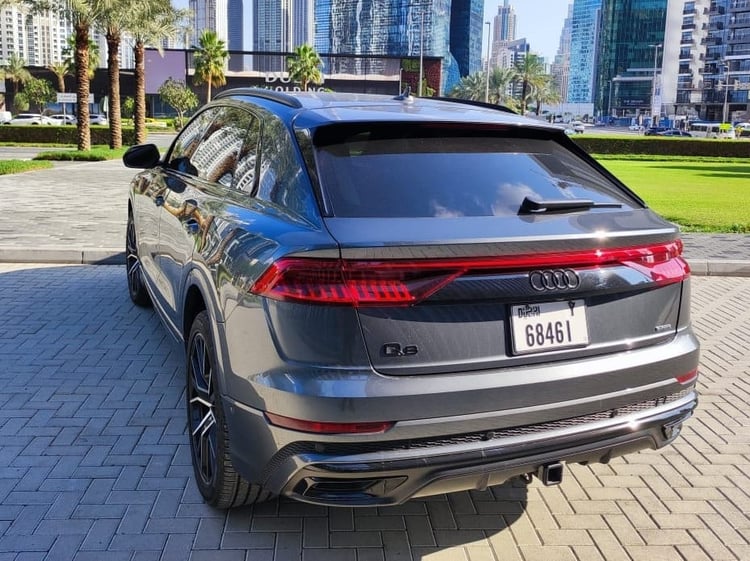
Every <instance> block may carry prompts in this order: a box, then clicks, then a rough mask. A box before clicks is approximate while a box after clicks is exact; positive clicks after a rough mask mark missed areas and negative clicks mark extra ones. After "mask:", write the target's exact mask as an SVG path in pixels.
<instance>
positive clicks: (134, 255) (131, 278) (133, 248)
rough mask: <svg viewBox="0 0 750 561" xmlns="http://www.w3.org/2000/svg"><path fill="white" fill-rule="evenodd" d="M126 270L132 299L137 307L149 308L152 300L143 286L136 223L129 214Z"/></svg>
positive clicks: (126, 236) (126, 235)
mask: <svg viewBox="0 0 750 561" xmlns="http://www.w3.org/2000/svg"><path fill="white" fill-rule="evenodd" d="M125 270H126V272H127V276H128V292H129V293H130V299H131V300H132V301H133V303H134V304H136V305H137V306H142V307H144V308H145V307H148V306H150V305H151V298H150V297H149V295H148V291H147V290H146V287H145V286H144V284H143V278H142V276H141V275H142V274H143V272H142V271H141V260H140V258H139V257H138V244H137V243H136V237H135V223H134V221H133V215H132V214H131V213H128V227H127V232H126V234H125Z"/></svg>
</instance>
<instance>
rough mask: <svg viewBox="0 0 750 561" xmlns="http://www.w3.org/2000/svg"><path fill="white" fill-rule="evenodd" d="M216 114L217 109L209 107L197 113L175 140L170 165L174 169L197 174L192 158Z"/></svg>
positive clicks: (170, 155)
mask: <svg viewBox="0 0 750 561" xmlns="http://www.w3.org/2000/svg"><path fill="white" fill-rule="evenodd" d="M215 115H216V110H212V109H209V110H207V111H203V112H202V113H199V114H198V115H196V116H195V117H194V118H193V119H191V120H190V122H189V123H188V124H187V125H185V128H184V129H182V131H181V132H180V134H179V135H178V136H177V139H176V140H175V142H174V144H173V146H172V151H171V153H170V154H169V160H168V162H167V164H168V166H169V167H170V168H172V169H174V170H177V171H180V172H182V173H187V174H190V175H197V171H198V170H197V169H195V167H194V166H193V165H192V164H191V162H190V158H191V156H192V155H193V154H194V153H195V150H196V149H197V148H198V145H199V144H200V142H201V140H202V139H203V136H204V135H205V134H206V131H207V130H208V126H209V125H210V124H211V120H212V119H213V117H215Z"/></svg>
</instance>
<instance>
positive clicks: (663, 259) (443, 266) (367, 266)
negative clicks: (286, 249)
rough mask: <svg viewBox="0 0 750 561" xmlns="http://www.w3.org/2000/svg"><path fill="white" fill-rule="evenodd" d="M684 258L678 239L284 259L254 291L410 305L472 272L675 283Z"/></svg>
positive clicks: (287, 296)
mask: <svg viewBox="0 0 750 561" xmlns="http://www.w3.org/2000/svg"><path fill="white" fill-rule="evenodd" d="M681 254H682V242H681V241H680V240H675V241H673V242H669V243H664V244H656V245H648V246H636V247H626V248H614V249H596V250H584V251H570V252H555V253H537V254H533V255H503V256H496V257H473V258H464V259H454V258H449V259H414V260H392V261H374V260H346V259H312V258H304V257H290V258H287V257H284V258H282V259H280V260H279V261H277V262H276V263H274V264H272V265H271V266H270V267H269V268H268V269H267V270H266V271H265V272H264V273H263V274H262V275H261V276H260V278H258V280H257V281H256V282H255V284H254V285H253V287H252V289H251V292H253V293H254V294H259V295H262V296H266V297H269V298H273V299H276V300H292V301H300V302H310V303H321V304H322V303H325V304H348V305H353V306H404V305H410V304H414V303H416V302H419V301H421V300H424V299H425V298H428V297H429V296H430V295H432V294H434V293H435V292H437V291H438V290H440V289H441V288H442V287H444V286H445V285H447V284H448V283H450V282H451V281H453V280H454V279H456V278H458V277H460V276H461V275H465V274H467V273H469V272H480V271H481V272H489V271H498V272H501V271H514V270H516V271H523V270H532V269H540V268H549V267H596V266H606V265H615V264H622V265H625V266H628V267H631V268H633V269H636V270H638V271H639V272H640V273H642V274H643V275H645V276H647V277H650V278H651V280H652V282H654V283H656V284H670V283H675V282H680V281H682V280H684V279H685V278H686V277H687V276H688V275H689V274H690V267H689V266H688V264H687V262H686V261H685V260H684V259H682V257H680V256H681Z"/></svg>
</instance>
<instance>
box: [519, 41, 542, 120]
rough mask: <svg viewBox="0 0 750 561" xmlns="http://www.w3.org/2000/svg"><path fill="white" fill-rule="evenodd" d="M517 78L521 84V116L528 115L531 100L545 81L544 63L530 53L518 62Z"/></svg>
mask: <svg viewBox="0 0 750 561" xmlns="http://www.w3.org/2000/svg"><path fill="white" fill-rule="evenodd" d="M515 70H516V78H517V79H518V80H519V81H520V82H521V114H522V115H523V114H525V113H526V106H527V105H528V101H529V98H531V97H532V96H533V93H534V89H535V88H538V87H540V86H541V84H542V81H543V80H544V78H543V76H544V62H543V61H542V59H541V58H540V57H539V56H538V55H535V54H532V53H528V54H527V55H526V56H525V57H523V59H521V60H520V61H518V62H516V68H515Z"/></svg>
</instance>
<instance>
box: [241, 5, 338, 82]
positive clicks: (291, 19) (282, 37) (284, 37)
mask: <svg viewBox="0 0 750 561" xmlns="http://www.w3.org/2000/svg"><path fill="white" fill-rule="evenodd" d="M327 2H328V4H329V9H330V0H327ZM313 14H314V12H313V0H255V1H254V2H253V47H252V49H253V51H263V52H270V53H289V52H292V51H293V50H294V49H295V48H296V47H298V46H300V45H304V44H314V36H313V25H314V24H313ZM322 15H323V14H322V12H321V16H322ZM314 46H315V48H316V50H317V51H318V52H325V51H324V50H320V49H319V48H318V45H317V44H314ZM284 66H285V63H284V59H283V57H279V56H277V55H276V56H256V57H255V64H254V68H255V69H256V70H262V71H280V70H282V69H283V68H284Z"/></svg>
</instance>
